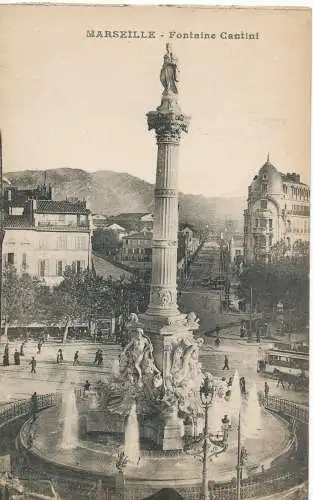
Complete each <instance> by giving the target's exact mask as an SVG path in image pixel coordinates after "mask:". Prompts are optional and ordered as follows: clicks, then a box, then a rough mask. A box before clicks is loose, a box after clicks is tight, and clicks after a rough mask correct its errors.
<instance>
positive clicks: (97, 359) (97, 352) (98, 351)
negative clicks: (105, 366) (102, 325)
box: [94, 349, 100, 365]
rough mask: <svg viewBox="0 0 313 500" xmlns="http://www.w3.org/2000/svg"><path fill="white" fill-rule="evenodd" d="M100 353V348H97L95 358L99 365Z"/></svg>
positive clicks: (95, 362)
mask: <svg viewBox="0 0 313 500" xmlns="http://www.w3.org/2000/svg"><path fill="white" fill-rule="evenodd" d="M99 353H100V349H97V351H96V356H95V360H94V364H95V365H97V364H98V361H99Z"/></svg>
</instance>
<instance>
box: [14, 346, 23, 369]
mask: <svg viewBox="0 0 313 500" xmlns="http://www.w3.org/2000/svg"><path fill="white" fill-rule="evenodd" d="M14 364H15V365H16V366H18V365H20V364H21V360H20V353H19V352H18V350H17V349H15V352H14Z"/></svg>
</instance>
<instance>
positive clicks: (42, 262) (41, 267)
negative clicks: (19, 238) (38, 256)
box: [39, 260, 47, 278]
mask: <svg viewBox="0 0 313 500" xmlns="http://www.w3.org/2000/svg"><path fill="white" fill-rule="evenodd" d="M46 267H47V261H45V260H40V261H39V276H40V277H41V278H44V277H45V276H46V270H47V269H46Z"/></svg>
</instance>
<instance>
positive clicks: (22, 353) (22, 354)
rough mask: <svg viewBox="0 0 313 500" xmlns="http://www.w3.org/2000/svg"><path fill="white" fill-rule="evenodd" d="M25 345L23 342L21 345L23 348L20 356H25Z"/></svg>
mask: <svg viewBox="0 0 313 500" xmlns="http://www.w3.org/2000/svg"><path fill="white" fill-rule="evenodd" d="M24 345H25V341H24V342H22V344H21V348H20V356H24Z"/></svg>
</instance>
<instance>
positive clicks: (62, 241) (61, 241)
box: [57, 236, 67, 250]
mask: <svg viewBox="0 0 313 500" xmlns="http://www.w3.org/2000/svg"><path fill="white" fill-rule="evenodd" d="M57 248H58V250H66V249H67V237H66V236H59V237H58V239H57Z"/></svg>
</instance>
